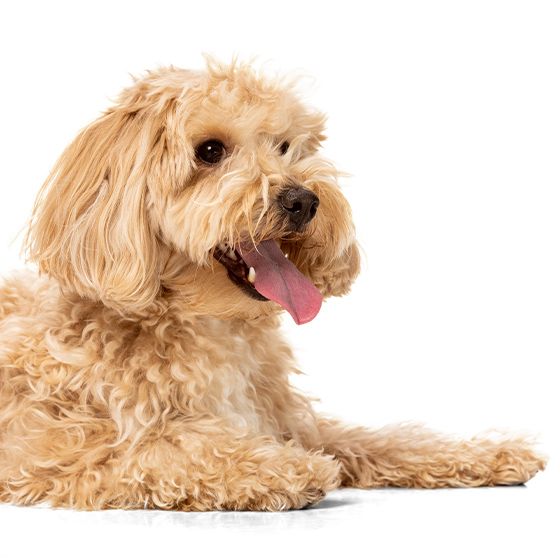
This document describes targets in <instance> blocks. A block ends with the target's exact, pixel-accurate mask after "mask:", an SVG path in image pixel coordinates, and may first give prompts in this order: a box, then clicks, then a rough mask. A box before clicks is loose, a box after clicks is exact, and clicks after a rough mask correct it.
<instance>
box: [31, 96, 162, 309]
mask: <svg viewBox="0 0 560 560" xmlns="http://www.w3.org/2000/svg"><path fill="white" fill-rule="evenodd" d="M161 135H162V131H161V123H158V122H157V121H156V120H155V119H154V120H150V119H149V118H147V117H146V115H145V114H144V115H142V114H139V113H138V112H137V111H132V110H131V109H130V107H129V108H128V109H126V108H125V107H123V106H119V107H117V108H115V109H112V110H110V111H108V112H107V113H106V114H104V115H103V116H102V117H100V118H99V119H98V120H97V121H95V122H93V123H92V124H91V125H90V126H88V127H87V128H86V129H84V130H83V131H82V132H81V133H80V134H79V135H78V137H77V138H76V139H75V140H74V141H73V142H72V144H70V146H69V147H68V148H67V149H66V150H65V152H64V153H63V154H62V156H61V158H60V159H59V161H58V162H57V164H56V166H55V168H54V169H53V171H52V172H51V174H50V176H49V178H48V179H47V181H46V182H45V184H44V185H43V187H42V188H41V191H40V193H39V195H38V197H37V200H36V202H35V206H34V209H33V214H32V218H31V222H30V226H29V230H28V233H27V237H26V241H25V247H26V249H27V253H28V258H29V259H30V260H33V261H36V262H37V263H38V265H39V269H40V271H42V272H46V273H48V274H49V275H51V276H53V277H55V278H56V279H58V280H59V282H60V283H61V285H62V287H63V289H65V290H70V291H73V292H75V293H77V294H79V295H80V296H83V297H87V298H91V299H94V300H98V301H99V300H100V301H102V302H103V303H104V304H105V305H107V306H109V307H112V308H115V309H118V310H119V311H120V312H121V313H123V314H128V313H134V312H137V311H140V310H142V309H143V308H145V307H146V306H148V305H149V304H150V303H151V302H152V301H153V300H154V298H155V297H156V295H157V293H158V291H159V289H160V284H159V271H160V264H161V263H160V260H161V259H162V258H163V255H162V254H161V253H162V251H159V250H158V242H157V239H156V234H155V232H154V231H152V229H153V228H152V227H151V225H150V222H149V218H148V214H147V200H146V199H147V196H148V189H147V184H146V183H147V181H146V179H147V176H148V173H149V169H148V167H149V165H150V161H151V160H150V157H149V155H150V154H153V149H154V144H155V143H157V142H158V141H159V139H160V137H161Z"/></svg>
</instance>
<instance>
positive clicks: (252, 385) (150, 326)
mask: <svg viewBox="0 0 560 560" xmlns="http://www.w3.org/2000/svg"><path fill="white" fill-rule="evenodd" d="M324 122H325V117H324V115H323V114H321V113H318V112H316V111H314V110H311V109H309V108H306V107H305V106H304V105H303V104H302V102H301V101H300V100H299V98H298V96H297V95H296V93H295V91H294V88H293V86H292V85H291V84H290V83H288V82H283V81H282V80H278V79H274V80H272V79H266V78H264V77H262V76H261V75H260V74H258V73H256V72H254V71H253V70H252V69H251V68H250V67H248V66H247V65H243V64H232V65H220V64H219V63H217V62H214V61H209V62H208V67H207V69H206V70H205V71H204V72H194V71H187V70H181V69H176V68H165V69H160V70H157V71H155V72H151V73H149V74H148V75H147V76H146V77H144V78H143V79H140V80H139V81H136V82H135V83H134V85H132V87H130V88H128V89H126V90H125V91H124V92H123V93H122V94H121V96H120V98H119V100H118V102H117V103H116V105H115V106H114V107H113V108H111V109H109V110H108V111H107V112H106V113H105V114H103V115H102V116H101V117H100V118H99V119H97V120H96V121H95V122H93V123H92V124H90V125H89V126H88V127H86V128H85V129H84V130H83V131H82V132H81V133H80V134H79V135H78V137H77V138H76V139H75V140H74V141H73V142H72V144H71V145H70V146H69V147H68V148H67V149H66V151H65V152H64V153H63V155H62V157H61V158H60V160H59V161H58V163H57V164H56V166H55V168H54V170H53V171H52V173H51V175H50V177H49V178H48V179H47V181H46V183H45V185H44V186H43V188H42V190H41V192H40V194H39V196H38V199H37V202H36V205H35V208H34V211H33V216H32V219H31V222H30V226H29V230H28V234H27V238H26V244H25V247H26V249H27V254H28V256H29V258H30V259H31V260H32V261H35V262H36V263H37V264H38V267H39V271H40V274H39V275H37V274H35V273H31V272H24V273H18V274H14V275H12V276H11V277H10V278H8V279H6V280H5V281H4V282H3V284H2V285H1V286H0V500H1V501H5V502H12V503H18V504H32V503H37V502H41V501H46V502H49V503H50V504H52V505H54V506H67V507H74V508H82V509H98V508H164V509H182V510H198V511H200V510H214V509H233V510H241V509H249V510H282V509H289V508H302V507H304V506H307V505H310V504H313V503H315V502H317V501H318V500H320V499H321V498H322V497H323V496H324V495H325V493H326V492H328V491H329V490H331V489H333V488H336V487H338V486H341V485H342V486H354V487H359V488H371V487H379V486H388V485H389V486H403V487H423V488H435V487H446V486H481V485H496V484H518V483H522V482H525V481H526V480H528V479H529V478H531V477H532V476H533V475H534V474H535V473H536V472H537V471H538V470H539V469H541V468H543V467H544V460H543V459H542V458H540V457H539V456H538V455H537V454H536V453H535V452H534V451H533V450H532V449H531V446H530V444H529V443H528V442H526V441H525V440H523V439H520V438H518V439H515V438H513V439H509V440H502V441H491V440H489V439H473V440H470V441H455V440H452V439H449V438H445V437H442V436H439V435H437V434H433V433H430V432H428V431H426V430H424V429H422V428H420V427H417V426H395V427H389V428H384V429H382V430H369V429H366V428H358V427H347V426H345V425H344V424H342V423H340V422H339V421H337V420H334V419H330V418H325V417H321V416H320V415H318V414H317V413H316V412H314V411H313V409H312V407H311V405H310V403H309V401H308V400H307V399H306V398H305V397H304V396H302V395H301V394H299V393H298V392H297V391H296V390H294V388H293V387H292V386H291V385H290V381H289V376H290V374H291V373H293V372H295V371H297V369H296V366H295V364H294V359H293V355H292V352H291V350H290V348H289V346H288V345H287V344H286V342H285V341H284V339H283V338H282V336H281V335H280V333H279V323H280V319H279V315H280V313H281V311H282V309H285V310H287V311H288V312H289V313H290V314H291V316H292V317H293V319H294V320H295V321H296V322H297V323H305V322H307V321H310V320H311V319H313V317H315V315H316V314H317V313H318V311H319V308H320V306H321V303H322V300H323V299H324V298H327V297H330V296H340V295H343V294H345V293H346V292H347V291H348V290H349V288H350V285H351V283H352V281H353V280H354V278H355V277H356V275H357V273H358V270H359V252H358V249H357V246H356V241H355V234H354V226H353V223H352V218H351V212H350V208H349V206H348V203H347V201H346V200H345V198H344V196H343V195H342V193H341V191H340V188H339V186H338V184H337V171H336V169H335V168H334V167H333V165H332V164H331V163H329V162H328V161H326V160H324V159H322V158H321V156H320V155H319V151H318V150H319V148H320V144H321V141H322V140H324V138H325V136H324V132H323V128H324ZM347 390H359V388H351V387H348V388H347Z"/></svg>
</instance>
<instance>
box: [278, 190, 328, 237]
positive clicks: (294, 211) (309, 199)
mask: <svg viewBox="0 0 560 560" xmlns="http://www.w3.org/2000/svg"><path fill="white" fill-rule="evenodd" d="M278 202H279V203H280V207H281V208H282V210H283V211H284V212H285V214H286V215H287V217H288V220H289V222H290V226H291V228H292V229H293V230H294V231H301V230H302V229H303V228H304V227H305V226H306V225H307V224H308V223H309V222H310V221H311V220H312V219H313V218H314V217H315V214H316V213H317V208H319V197H318V196H317V195H316V194H315V193H314V192H311V191H310V190H309V189H306V188H304V187H299V186H294V187H288V188H287V189H285V190H284V191H282V193H281V194H280V196H279V197H278Z"/></svg>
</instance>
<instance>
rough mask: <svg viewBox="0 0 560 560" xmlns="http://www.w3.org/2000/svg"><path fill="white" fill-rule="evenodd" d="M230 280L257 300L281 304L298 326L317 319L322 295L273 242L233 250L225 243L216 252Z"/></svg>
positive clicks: (263, 242) (245, 245)
mask: <svg viewBox="0 0 560 560" xmlns="http://www.w3.org/2000/svg"><path fill="white" fill-rule="evenodd" d="M214 258H216V259H217V260H218V261H219V262H220V263H221V264H222V265H223V266H225V268H226V269H227V272H228V277H229V279H230V280H231V281H232V282H233V283H234V284H236V285H237V286H238V287H239V288H241V290H243V292H244V293H245V294H246V295H247V296H249V297H251V298H253V299H256V300H260V301H268V300H272V301H275V302H276V303H278V304H279V305H281V306H282V307H283V308H284V309H285V310H286V311H288V313H289V314H290V315H291V316H292V317H293V319H294V321H295V322H296V323H297V324H298V325H302V324H303V323H308V322H309V321H311V320H312V319H314V318H315V316H316V315H317V313H319V310H320V309H321V304H322V302H323V296H322V295H321V292H319V290H318V289H317V288H316V287H315V286H314V284H313V283H312V282H311V280H309V278H307V277H306V276H305V275H304V274H302V273H301V272H300V271H299V270H298V269H297V267H296V266H295V265H294V264H293V263H292V262H291V261H290V259H289V258H288V257H287V256H286V255H284V253H283V252H282V250H281V249H280V246H279V245H278V243H277V242H276V241H275V240H274V239H266V240H265V241H261V242H260V243H258V244H256V245H255V244H253V243H242V244H240V245H238V246H236V247H230V246H229V245H225V244H223V243H221V244H219V245H218V246H217V247H216V248H215V249H214Z"/></svg>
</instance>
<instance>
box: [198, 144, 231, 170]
mask: <svg viewBox="0 0 560 560" xmlns="http://www.w3.org/2000/svg"><path fill="white" fill-rule="evenodd" d="M225 155H226V147H225V146H224V145H223V144H222V142H220V141H219V140H206V141H205V142H202V144H199V145H198V146H197V148H196V157H197V158H198V159H199V160H200V161H203V162H204V163H207V164H209V165H216V164H217V163H220V161H222V159H224V156H225Z"/></svg>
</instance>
